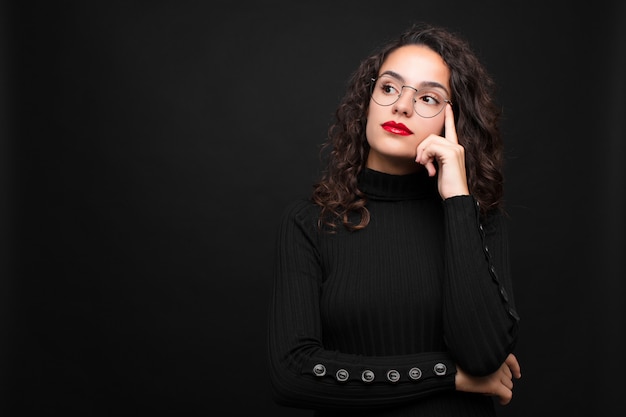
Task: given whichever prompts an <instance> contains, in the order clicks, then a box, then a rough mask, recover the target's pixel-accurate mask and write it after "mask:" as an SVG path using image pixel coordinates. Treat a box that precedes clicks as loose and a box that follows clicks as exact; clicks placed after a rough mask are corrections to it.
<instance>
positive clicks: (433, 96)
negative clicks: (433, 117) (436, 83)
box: [417, 91, 444, 106]
mask: <svg viewBox="0 0 626 417" xmlns="http://www.w3.org/2000/svg"><path fill="white" fill-rule="evenodd" d="M417 100H419V101H420V102H421V103H423V104H426V105H428V106H438V105H440V104H441V103H443V102H444V98H443V97H442V95H441V94H438V93H437V92H435V91H424V92H420V94H419V97H418V98H417Z"/></svg>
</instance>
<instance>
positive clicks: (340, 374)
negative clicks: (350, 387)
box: [335, 369, 350, 382]
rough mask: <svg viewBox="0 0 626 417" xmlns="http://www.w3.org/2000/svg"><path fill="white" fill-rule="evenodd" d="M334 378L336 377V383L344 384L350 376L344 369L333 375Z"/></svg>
mask: <svg viewBox="0 0 626 417" xmlns="http://www.w3.org/2000/svg"><path fill="white" fill-rule="evenodd" d="M335 377H337V381H339V382H346V381H347V380H348V378H349V377H350V374H349V373H348V371H346V370H345V369H340V370H338V371H337V373H336V374H335Z"/></svg>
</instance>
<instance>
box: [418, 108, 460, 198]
mask: <svg viewBox="0 0 626 417" xmlns="http://www.w3.org/2000/svg"><path fill="white" fill-rule="evenodd" d="M444 115H445V121H444V126H445V135H444V137H442V136H437V135H429V136H427V137H426V139H424V140H423V141H422V142H421V143H420V144H419V145H418V146H417V157H416V158H415V162H417V163H419V164H422V165H424V166H425V167H426V169H427V170H428V175H430V176H431V177H432V176H434V175H435V174H436V173H437V168H435V164H434V162H435V161H437V166H438V167H439V177H438V179H437V184H438V187H439V195H441V198H443V199H446V198H449V197H454V196H457V195H468V194H469V188H468V186H467V176H466V173H465V149H464V148H463V146H461V145H459V140H458V138H457V135H456V128H455V126H454V113H453V112H452V106H450V104H446V108H445V113H444Z"/></svg>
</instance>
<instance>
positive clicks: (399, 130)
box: [381, 121, 413, 136]
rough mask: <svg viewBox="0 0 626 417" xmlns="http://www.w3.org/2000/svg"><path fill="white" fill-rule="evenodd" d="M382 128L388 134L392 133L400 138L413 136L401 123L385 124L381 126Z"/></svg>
mask: <svg viewBox="0 0 626 417" xmlns="http://www.w3.org/2000/svg"><path fill="white" fill-rule="evenodd" d="M381 126H382V128H383V129H385V130H386V131H387V132H389V133H393V134H394V135H400V136H409V135H411V134H413V132H412V131H411V129H409V128H408V127H406V126H405V125H403V124H402V123H396V122H393V121H389V122H385V123H383V124H382V125H381Z"/></svg>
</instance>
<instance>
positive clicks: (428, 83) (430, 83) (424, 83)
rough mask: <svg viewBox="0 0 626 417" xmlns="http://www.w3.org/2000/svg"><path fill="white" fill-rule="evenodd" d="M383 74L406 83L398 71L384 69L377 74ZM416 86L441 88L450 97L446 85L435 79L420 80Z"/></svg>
mask: <svg viewBox="0 0 626 417" xmlns="http://www.w3.org/2000/svg"><path fill="white" fill-rule="evenodd" d="M383 75H389V76H391V77H393V78H396V79H397V80H398V81H400V82H401V83H403V84H404V83H406V80H405V79H404V77H403V76H402V75H400V74H398V73H397V72H395V71H391V70H388V71H385V72H383V73H382V74H380V75H379V77H382V76H383ZM418 87H420V88H423V87H435V88H441V89H442V90H443V91H445V92H446V94H447V95H448V97H450V92H449V91H448V89H447V88H446V87H444V86H443V85H441V84H439V83H438V82H436V81H422V82H421V83H420V84H419V86H418Z"/></svg>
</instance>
